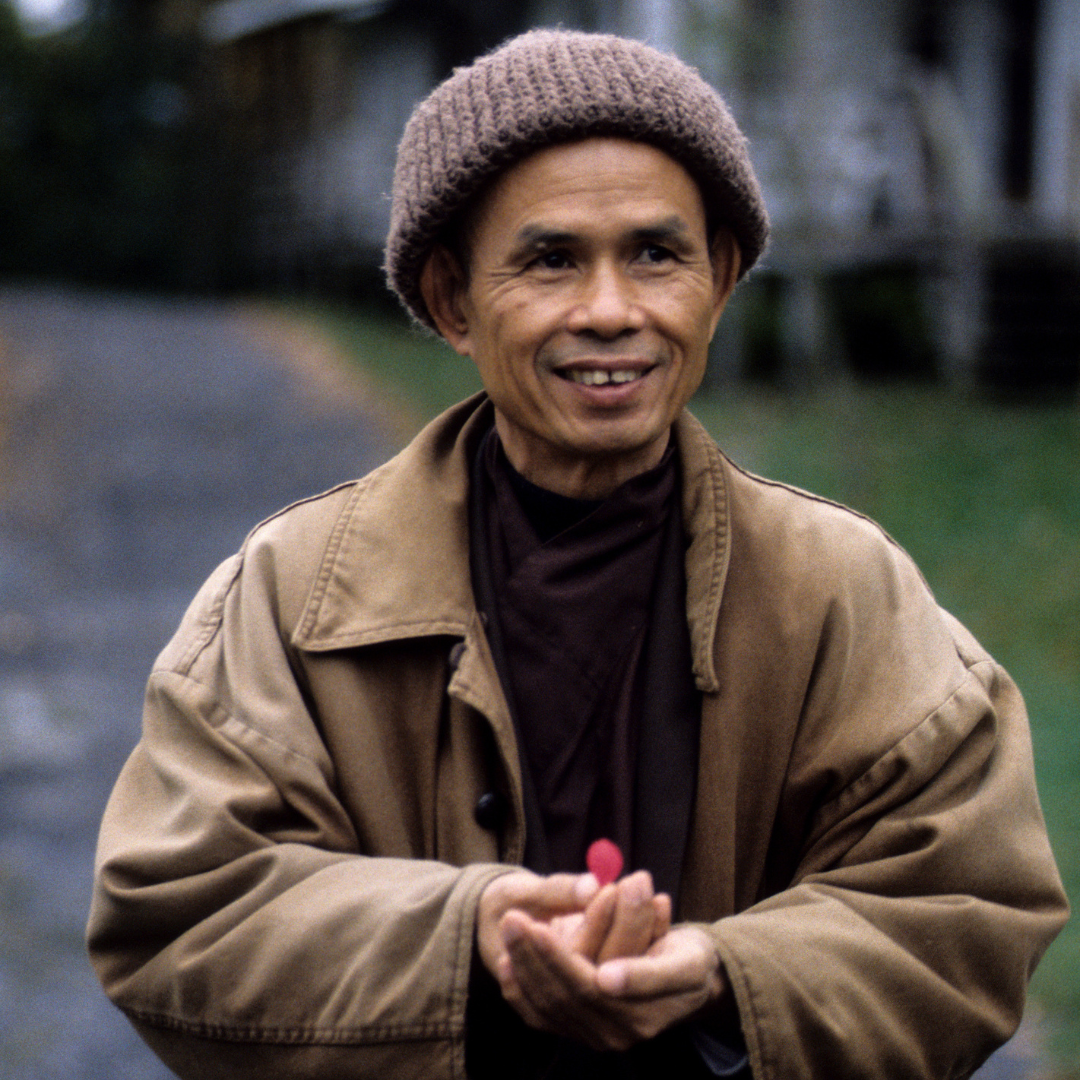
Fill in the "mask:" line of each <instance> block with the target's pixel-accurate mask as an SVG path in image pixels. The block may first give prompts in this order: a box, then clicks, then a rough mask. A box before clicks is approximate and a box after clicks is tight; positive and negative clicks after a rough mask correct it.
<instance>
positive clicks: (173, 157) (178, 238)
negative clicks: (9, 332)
mask: <svg viewBox="0 0 1080 1080" xmlns="http://www.w3.org/2000/svg"><path fill="white" fill-rule="evenodd" d="M199 62H200V61H199V57H198V45H197V43H196V42H195V41H194V40H184V39H181V38H176V37H165V36H163V35H160V34H157V33H155V32H154V31H153V30H152V29H151V28H149V27H148V26H146V25H143V24H140V22H139V21H137V20H134V19H131V18H130V17H124V16H123V15H122V14H120V13H118V12H117V11H116V10H115V9H112V8H106V7H104V6H102V7H100V8H97V9H95V10H94V11H92V13H91V14H90V15H89V16H88V17H87V18H85V19H84V20H82V21H80V22H79V23H77V24H76V25H74V26H73V27H70V28H68V29H66V30H63V31H59V32H56V33H53V34H49V35H43V36H30V35H28V34H27V33H26V32H25V31H24V29H23V27H22V25H21V24H20V22H19V20H18V19H17V17H16V16H15V14H14V13H13V12H12V10H11V9H10V7H8V6H7V4H4V3H0V273H2V274H4V275H5V276H12V275H46V274H47V275H59V276H64V277H69V278H73V279H78V280H87V281H95V282H106V283H115V284H129V285H139V284H147V285H178V284H185V283H187V282H188V281H190V280H192V279H193V278H200V277H204V276H205V274H204V273H203V270H204V268H203V267H199V266H196V265H195V264H196V263H197V262H198V261H199V259H200V258H201V255H200V252H199V241H198V238H199V234H200V231H201V229H202V227H203V226H202V223H203V222H204V220H205V215H206V212H207V205H208V196H209V195H210V194H211V192H210V191H208V190H207V187H208V181H207V179H206V177H207V174H206V171H205V169H203V168H200V167H199V165H200V164H203V165H204V164H205V160H206V155H207V151H208V145H207V138H208V133H207V131H205V130H201V129H200V127H201V125H202V122H201V121H200V120H199V118H198V117H199V111H198V110H196V109H195V108H194V107H193V102H192V100H191V93H190V90H189V87H190V86H192V85H193V83H192V78H191V74H192V71H193V70H195V69H196V68H197V65H198V64H199ZM202 126H205V125H202Z"/></svg>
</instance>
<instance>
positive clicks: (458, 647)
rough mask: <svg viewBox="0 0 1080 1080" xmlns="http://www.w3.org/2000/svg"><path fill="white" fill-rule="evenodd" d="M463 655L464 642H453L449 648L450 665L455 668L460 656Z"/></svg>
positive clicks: (459, 661)
mask: <svg viewBox="0 0 1080 1080" xmlns="http://www.w3.org/2000/svg"><path fill="white" fill-rule="evenodd" d="M464 655H465V642H464V641H458V642H455V643H454V646H453V648H452V649H451V650H450V666H451V667H452V668H457V666H458V664H460V663H461V658H462V657H463V656H464Z"/></svg>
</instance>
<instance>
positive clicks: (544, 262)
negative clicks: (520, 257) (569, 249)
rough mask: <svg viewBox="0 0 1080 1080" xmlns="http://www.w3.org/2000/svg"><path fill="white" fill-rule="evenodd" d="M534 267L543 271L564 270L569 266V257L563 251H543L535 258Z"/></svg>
mask: <svg viewBox="0 0 1080 1080" xmlns="http://www.w3.org/2000/svg"><path fill="white" fill-rule="evenodd" d="M534 265H536V266H539V267H541V268H542V269H544V270H565V269H566V268H567V267H568V266H569V265H570V257H569V256H568V255H567V254H566V252H565V251H545V252H544V254H543V255H538V256H537V257H536V259H535V260H534Z"/></svg>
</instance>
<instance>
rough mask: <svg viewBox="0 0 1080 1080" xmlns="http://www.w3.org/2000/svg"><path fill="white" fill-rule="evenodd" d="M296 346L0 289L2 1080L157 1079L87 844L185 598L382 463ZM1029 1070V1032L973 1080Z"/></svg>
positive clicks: (224, 321)
mask: <svg viewBox="0 0 1080 1080" xmlns="http://www.w3.org/2000/svg"><path fill="white" fill-rule="evenodd" d="M297 346H298V342H297V338H296V335H295V333H294V332H291V331H287V330H285V329H284V328H282V327H281V326H276V327H275V326H274V325H273V324H270V323H267V322H265V321H263V322H256V321H253V320H251V319H250V318H245V317H242V316H241V315H240V314H239V313H238V312H237V310H236V309H235V308H234V307H231V306H229V305H217V304H213V303H206V302H198V303H186V302H179V301H162V300H144V299H132V298H117V297H104V296H99V295H94V294H82V293H75V292H62V291H56V290H46V289H11V288H7V289H0V1077H10V1078H12V1080H15V1078H18V1080H90V1078H93V1080H164V1078H166V1077H168V1076H170V1075H171V1074H170V1073H168V1072H167V1071H166V1070H165V1069H164V1068H163V1067H162V1066H161V1065H159V1064H158V1063H157V1062H156V1059H154V1058H153V1057H152V1055H151V1054H150V1053H149V1051H147V1050H146V1049H145V1048H144V1047H143V1045H142V1043H141V1042H140V1041H139V1040H138V1038H137V1037H136V1036H135V1035H134V1034H133V1033H132V1031H131V1030H130V1029H129V1027H128V1026H127V1024H126V1022H125V1021H124V1020H123V1019H122V1017H121V1016H120V1015H119V1014H118V1013H117V1012H115V1010H113V1008H112V1007H111V1006H110V1005H109V1004H108V1003H107V1002H106V1000H105V998H104V996H103V995H102V994H101V992H100V990H99V988H98V986H97V984H96V982H95V980H94V978H93V976H92V974H91V972H90V970H89V967H88V966H87V964H86V961H85V959H84V955H83V945H82V935H83V926H84V923H85V918H86V905H87V899H88V889H89V880H90V873H91V865H92V859H93V847H94V840H95V836H96V832H97V826H98V821H99V819H100V816H101V812H102V809H103V807H104V803H105V800H106V797H107V795H108V791H109V788H110V786H111V784H112V781H113V779H114V778H115V776H116V773H117V772H118V770H119V768H120V766H121V764H122V762H123V760H124V757H125V756H126V754H127V753H128V751H129V750H130V748H131V746H132V745H133V743H134V742H135V740H136V738H137V734H138V724H139V711H140V704H141V697H142V687H143V683H144V681H145V678H146V674H147V672H148V670H149V667H150V664H151V661H152V660H153V657H154V655H155V654H156V653H157V651H158V650H159V649H160V647H161V646H162V645H163V644H164V642H165V641H166V640H167V638H168V636H169V635H170V633H171V632H172V630H173V628H174V627H175V625H176V623H177V621H178V620H179V617H180V615H181V614H182V612H183V609H184V607H185V605H186V604H187V602H188V600H189V599H190V597H191V596H192V594H193V593H194V591H195V589H196V588H197V587H198V586H199V584H200V583H201V582H202V580H203V579H204V578H205V577H206V575H207V574H208V573H209V571H210V570H211V569H212V568H213V567H214V566H215V565H216V564H217V563H218V562H219V561H220V560H221V559H223V558H225V557H226V556H227V555H229V554H230V553H231V552H233V551H234V550H235V549H236V548H237V546H238V545H239V544H240V542H241V541H242V539H243V537H244V535H245V534H246V532H247V531H248V530H249V528H250V527H251V526H252V525H253V524H254V523H255V522H257V521H258V520H259V519H260V518H262V517H264V516H266V515H267V514H269V513H271V512H272V511H274V510H276V509H277V508H278V507H279V506H281V505H283V504H285V503H287V502H289V501H291V500H293V499H296V498H300V497H302V496H304V495H308V494H311V493H312V492H315V491H318V490H321V489H323V488H326V487H329V486H330V485H332V484H334V483H336V482H338V481H340V480H343V479H346V478H348V477H351V476H355V475H360V474H362V473H363V472H366V471H367V470H368V469H370V468H371V467H373V466H374V465H375V464H377V463H378V462H379V461H380V460H382V459H383V458H385V457H386V456H387V454H388V447H389V445H390V437H389V436H388V434H387V431H388V430H390V428H389V427H387V426H384V422H383V419H382V418H381V417H380V418H379V419H378V420H376V419H374V418H373V416H374V413H373V410H372V408H371V407H370V404H369V405H368V406H367V407H364V406H363V405H362V403H361V402H360V401H359V400H358V398H357V396H356V395H355V394H350V393H343V392H341V388H340V386H337V387H336V388H335V385H334V380H333V379H329V380H327V379H324V378H321V377H315V378H313V375H319V374H320V372H322V373H323V374H325V369H319V368H317V367H316V368H315V369H310V368H309V369H307V370H304V368H303V365H301V366H300V367H299V368H298V367H297V365H296V364H295V363H293V362H292V361H295V360H296V358H297V351H298V348H297ZM298 371H299V372H300V374H299V375H298ZM313 386H314V387H315V388H316V392H312V387H313ZM1037 1063H1038V1062H1037V1055H1036V1054H1035V1053H1034V1050H1033V1048H1032V1040H1031V1038H1030V1036H1023V1037H1021V1038H1018V1039H1017V1040H1014V1043H1013V1044H1011V1045H1010V1047H1008V1048H1006V1050H1005V1051H1003V1052H1002V1053H1000V1054H998V1055H997V1056H996V1057H995V1058H994V1059H992V1061H991V1062H990V1063H988V1065H987V1067H986V1069H985V1070H984V1071H983V1072H982V1073H980V1080H1036V1077H1040V1076H1041V1074H1040V1073H1039V1071H1038V1069H1037ZM883 1080H891V1078H883Z"/></svg>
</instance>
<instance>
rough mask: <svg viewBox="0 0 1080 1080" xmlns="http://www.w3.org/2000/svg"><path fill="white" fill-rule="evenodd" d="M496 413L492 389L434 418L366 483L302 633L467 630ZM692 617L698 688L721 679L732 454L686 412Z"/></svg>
mask: <svg viewBox="0 0 1080 1080" xmlns="http://www.w3.org/2000/svg"><path fill="white" fill-rule="evenodd" d="M491 423H492V405H491V403H490V401H488V399H487V398H486V396H485V395H483V394H479V395H476V396H475V397H472V398H469V399H468V400H466V401H464V402H462V403H461V404H459V405H456V406H454V407H453V408H452V409H450V410H449V411H448V412H446V413H444V414H443V415H442V416H440V417H438V418H437V419H436V420H434V421H432V423H431V424H429V425H428V426H427V427H426V428H425V429H424V430H423V431H422V432H421V433H420V434H419V435H418V436H417V437H416V438H415V439H414V440H413V441H412V442H411V443H410V444H409V445H408V446H407V447H406V448H405V449H404V450H403V451H402V452H401V453H400V454H398V455H397V456H396V457H394V458H392V459H391V460H390V461H388V462H387V463H386V464H385V465H383V466H381V467H380V468H378V469H376V470H375V471H374V472H372V473H370V474H369V475H368V476H366V477H364V479H362V480H360V481H358V482H357V484H356V486H355V488H354V490H353V493H352V497H351V498H350V500H349V502H348V504H347V505H346V507H345V509H344V510H343V512H342V514H341V516H340V517H339V519H338V521H337V523H336V524H335V527H334V529H333V532H332V534H331V537H330V540H329V543H328V545H327V549H326V553H325V555H324V557H323V560H322V564H321V566H320V569H319V573H318V575H317V577H316V580H315V584H314V585H313V587H312V590H311V594H310V596H309V598H308V600H307V603H306V605H305V607H304V612H303V614H302V616H301V618H300V621H299V623H298V625H297V629H296V631H295V633H294V634H293V638H292V640H293V644H294V645H295V646H296V647H297V648H301V649H304V650H307V651H310V652H326V651H330V650H334V649H344V648H353V647H356V646H360V645H371V644H376V643H379V642H384V641H394V640H399V639H403V638H414V637H428V636H436V635H447V636H453V637H464V636H465V635H466V633H467V632H468V630H469V628H470V626H471V625H472V624H473V623H474V621H475V620H476V619H477V612H476V605H475V602H474V600H473V595H472V585H471V581H470V573H469V546H468V542H469V529H468V489H469V463H470V461H471V460H472V457H473V454H474V453H475V450H476V447H477V445H478V443H479V440H480V438H481V437H482V436H483V434H484V432H485V431H486V430H487V429H488V427H489V426H490V425H491ZM675 430H676V437H677V439H678V446H679V455H680V465H681V469H682V490H683V495H682V499H683V507H682V509H683V521H684V524H685V527H686V532H687V535H688V537H689V546H688V548H687V556H686V574H687V595H688V603H687V619H688V622H689V626H690V640H691V646H692V650H693V657H694V675H695V678H696V680H697V684H698V686H699V688H700V689H702V690H704V691H714V690H716V689H717V680H716V672H715V668H714V665H713V659H712V657H713V639H714V636H715V631H716V620H717V614H718V612H719V607H720V598H721V594H722V592H723V585H724V578H725V576H726V574H727V566H728V552H729V529H728V500H727V485H726V483H725V477H724V473H725V469H724V462H723V457H722V455H721V454H720V452H719V450H718V449H717V447H716V445H715V443H713V441H712V439H711V438H710V437H709V436H708V434H707V433H706V432H705V430H704V428H702V427H701V425H700V424H699V423H698V422H697V421H696V420H695V419H694V418H693V417H692V416H690V414H689V413H686V412H684V413H683V414H682V416H680V417H679V419H678V420H677V421H676V428H675Z"/></svg>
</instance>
